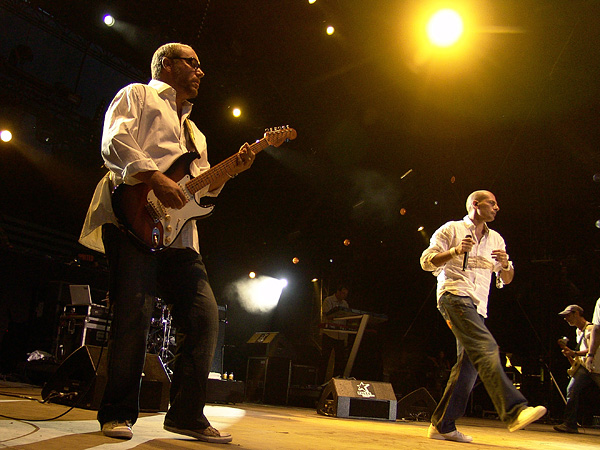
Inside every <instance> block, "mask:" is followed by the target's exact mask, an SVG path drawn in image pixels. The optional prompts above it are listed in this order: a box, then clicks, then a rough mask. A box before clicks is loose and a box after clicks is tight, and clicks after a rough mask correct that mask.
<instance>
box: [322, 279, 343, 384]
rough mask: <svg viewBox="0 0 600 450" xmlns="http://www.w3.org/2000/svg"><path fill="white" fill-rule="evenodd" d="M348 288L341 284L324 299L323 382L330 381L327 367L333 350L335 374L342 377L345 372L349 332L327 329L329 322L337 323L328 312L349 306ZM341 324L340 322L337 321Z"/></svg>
mask: <svg viewBox="0 0 600 450" xmlns="http://www.w3.org/2000/svg"><path fill="white" fill-rule="evenodd" d="M347 298H348V288H347V287H346V286H344V285H339V286H338V287H337V289H336V291H335V294H333V295H330V296H329V297H326V298H325V300H323V308H322V315H321V321H322V322H323V325H325V326H323V327H321V333H322V336H321V337H322V344H321V367H320V373H319V376H320V379H321V381H322V382H323V383H325V382H327V381H329V380H327V379H326V376H327V367H328V365H329V358H330V356H331V352H334V355H335V359H334V361H335V364H334V367H333V376H334V377H341V376H342V375H343V373H344V366H345V364H346V346H347V344H348V334H347V333H340V332H339V331H333V330H328V329H327V324H335V322H334V321H333V318H332V317H331V316H328V314H329V313H330V312H331V311H332V310H334V309H336V308H340V307H342V308H349V306H348V302H347V301H346V299H347ZM337 324H338V325H339V322H338V323H337Z"/></svg>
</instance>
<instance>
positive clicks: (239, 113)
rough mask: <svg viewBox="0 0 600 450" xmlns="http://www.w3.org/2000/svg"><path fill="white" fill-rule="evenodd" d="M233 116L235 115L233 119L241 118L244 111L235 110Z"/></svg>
mask: <svg viewBox="0 0 600 450" xmlns="http://www.w3.org/2000/svg"><path fill="white" fill-rule="evenodd" d="M231 114H233V117H240V116H241V115H242V110H241V109H240V108H233V111H232V112H231Z"/></svg>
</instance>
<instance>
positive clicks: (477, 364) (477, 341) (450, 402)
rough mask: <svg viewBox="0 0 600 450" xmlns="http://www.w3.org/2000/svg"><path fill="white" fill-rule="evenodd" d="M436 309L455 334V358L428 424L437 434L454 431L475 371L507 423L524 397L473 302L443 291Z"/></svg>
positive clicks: (519, 409) (522, 404)
mask: <svg viewBox="0 0 600 450" xmlns="http://www.w3.org/2000/svg"><path fill="white" fill-rule="evenodd" d="M439 310H440V312H441V314H442V316H443V317H444V319H445V320H446V323H447V324H448V326H449V327H450V329H451V330H452V333H454V336H455V337H456V347H457V361H456V364H455V365H454V367H453V368H452V371H451V372H450V378H449V379H448V384H447V385H446V390H445V391H444V395H443V396H442V399H441V400H440V402H439V403H438V405H437V408H436V409H435V411H434V412H433V414H432V416H431V423H432V424H433V425H434V426H435V427H436V428H437V430H438V431H439V432H440V433H450V432H451V431H454V430H456V424H455V421H456V419H458V418H459V417H462V416H463V415H464V413H465V411H466V409H467V402H468V400H469V395H470V393H471V390H472V389H473V385H474V384H475V381H476V380H477V375H478V374H479V378H480V379H481V381H482V382H483V385H484V386H485V389H486V391H487V393H488V395H489V396H490V398H491V399H492V403H493V404H494V407H495V408H496V412H497V413H498V416H499V418H500V420H502V421H503V422H504V423H506V424H509V423H511V422H512V421H513V420H514V419H515V418H516V416H517V415H518V414H519V412H520V411H521V409H523V408H524V407H526V406H527V400H526V399H525V397H523V395H522V394H521V392H519V391H518V390H517V389H516V388H515V387H514V386H513V384H512V382H511V381H510V380H509V379H508V377H507V376H506V373H505V372H504V368H503V367H502V363H501V361H500V352H499V351H498V344H497V343H496V340H495V339H494V337H493V336H492V334H491V333H490V332H489V330H488V329H487V327H486V326H485V322H484V319H483V317H482V316H480V315H479V313H478V312H477V308H476V307H475V305H474V304H473V301H472V300H471V298H469V297H459V296H457V295H453V294H449V293H447V292H446V293H444V294H442V297H441V299H440V305H439Z"/></svg>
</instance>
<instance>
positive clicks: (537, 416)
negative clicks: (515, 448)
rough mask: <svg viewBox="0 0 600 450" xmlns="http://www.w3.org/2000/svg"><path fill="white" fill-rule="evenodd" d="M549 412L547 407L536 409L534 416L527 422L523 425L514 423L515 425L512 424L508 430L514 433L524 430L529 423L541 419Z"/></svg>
mask: <svg viewBox="0 0 600 450" xmlns="http://www.w3.org/2000/svg"><path fill="white" fill-rule="evenodd" d="M547 412H548V410H547V409H546V408H542V409H539V410H537V411H536V413H535V414H534V415H533V416H531V417H530V418H529V419H528V420H527V422H525V423H523V424H521V425H514V426H511V427H508V431H510V432H511V433H512V432H513V431H519V430H522V429H523V428H525V427H526V426H527V425H531V424H532V423H533V422H535V421H536V420H540V419H541V418H542V417H544V416H545V415H546V413H547Z"/></svg>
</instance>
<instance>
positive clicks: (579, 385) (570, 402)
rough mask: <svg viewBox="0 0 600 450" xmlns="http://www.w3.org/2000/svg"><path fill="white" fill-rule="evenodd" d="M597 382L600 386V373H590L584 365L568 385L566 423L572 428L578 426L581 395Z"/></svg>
mask: <svg viewBox="0 0 600 450" xmlns="http://www.w3.org/2000/svg"><path fill="white" fill-rule="evenodd" d="M593 383H596V384H597V385H598V387H600V373H590V372H588V371H587V370H586V369H585V368H584V367H579V369H577V371H576V372H575V373H574V374H573V378H571V381H569V385H568V386H567V404H566V406H565V415H564V417H565V423H566V424H567V425H568V426H569V427H571V428H577V410H578V408H579V396H580V394H581V392H582V391H583V390H584V389H586V388H587V387H588V386H590V385H592V384H593Z"/></svg>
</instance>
